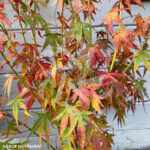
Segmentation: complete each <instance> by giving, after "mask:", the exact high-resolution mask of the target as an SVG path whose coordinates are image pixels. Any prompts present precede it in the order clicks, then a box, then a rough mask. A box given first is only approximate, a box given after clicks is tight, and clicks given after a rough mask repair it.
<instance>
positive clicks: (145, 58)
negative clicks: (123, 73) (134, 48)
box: [134, 50, 150, 73]
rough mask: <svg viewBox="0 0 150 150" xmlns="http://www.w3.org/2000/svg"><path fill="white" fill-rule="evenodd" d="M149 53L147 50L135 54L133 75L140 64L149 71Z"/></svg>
mask: <svg viewBox="0 0 150 150" xmlns="http://www.w3.org/2000/svg"><path fill="white" fill-rule="evenodd" d="M149 52H150V51H149V50H143V51H142V52H140V53H139V54H137V53H136V55H137V56H136V58H135V61H134V73H135V72H136V71H137V69H138V68H139V66H140V64H141V63H143V64H144V66H145V67H146V68H147V69H148V70H150V61H149V60H150V53H149Z"/></svg>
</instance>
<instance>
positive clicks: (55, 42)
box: [0, 0, 150, 150]
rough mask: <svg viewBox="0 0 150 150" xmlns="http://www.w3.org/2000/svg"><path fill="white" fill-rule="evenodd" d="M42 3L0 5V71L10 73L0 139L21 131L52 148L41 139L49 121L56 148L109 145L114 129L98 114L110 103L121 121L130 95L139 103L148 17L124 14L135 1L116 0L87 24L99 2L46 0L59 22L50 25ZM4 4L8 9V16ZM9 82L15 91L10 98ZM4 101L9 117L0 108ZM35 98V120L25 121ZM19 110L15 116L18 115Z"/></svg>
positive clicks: (14, 0) (149, 65)
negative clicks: (37, 107)
mask: <svg viewBox="0 0 150 150" xmlns="http://www.w3.org/2000/svg"><path fill="white" fill-rule="evenodd" d="M48 3H51V1H50V2H49V0H5V1H4V2H1V4H0V21H1V23H0V28H1V31H0V32H1V33H0V36H1V40H0V54H1V57H2V58H3V61H2V63H1V65H0V69H1V71H5V70H6V69H7V72H8V71H9V72H10V73H9V74H6V75H5V77H6V81H5V83H4V86H3V88H4V92H5V94H4V96H1V97H0V108H1V111H0V119H2V120H4V121H7V125H8V126H7V127H6V129H4V130H2V129H1V131H2V132H1V137H4V138H6V139H8V138H9V136H10V135H11V134H20V133H23V132H24V130H27V131H30V132H29V135H28V138H27V141H26V142H28V141H29V138H30V136H31V135H32V134H35V135H36V136H38V137H39V143H41V142H46V143H47V147H48V148H52V149H56V148H54V147H53V146H52V145H51V143H50V142H49V141H50V139H49V138H50V135H51V133H50V128H49V126H50V124H51V125H52V126H53V127H55V128H57V130H58V133H59V139H58V141H59V142H60V144H61V149H63V150H72V149H74V150H77V149H81V150H83V149H85V150H100V149H104V150H108V149H111V146H112V144H113V136H114V135H113V134H112V133H111V132H110V128H111V127H110V126H108V124H107V116H106V113H107V112H108V111H109V109H113V110H114V111H115V115H114V118H116V119H117V120H118V123H119V124H122V123H124V117H125V116H126V113H127V111H128V110H132V111H133V112H134V110H135V103H136V101H141V102H143V103H144V96H147V94H146V90H145V88H144V86H143V85H144V80H143V77H144V76H145V74H146V72H147V70H149V69H150V62H149V59H150V53H149V47H148V44H147V42H148V39H149V35H150V34H149V20H150V17H149V16H148V17H144V18H142V17H141V16H140V14H137V15H134V16H133V15H132V11H131V6H132V5H134V6H135V5H138V6H140V7H143V4H142V2H141V0H116V1H115V2H114V5H113V6H112V8H111V10H110V11H109V12H108V13H107V14H106V15H105V16H104V19H103V20H102V22H99V24H98V25H93V24H94V17H95V15H97V14H98V13H99V10H98V9H97V6H98V5H100V4H101V3H102V1H101V0H53V3H55V4H56V5H57V4H58V7H59V12H58V17H57V21H59V24H60V25H58V26H57V30H52V29H51V28H54V27H53V23H50V22H48V21H47V20H45V19H44V18H43V16H42V15H41V14H40V7H43V9H48V6H47V5H48ZM8 8H9V9H10V8H11V11H12V12H13V14H14V15H13V18H11V20H10V19H8V18H9V17H8V16H9V13H10V12H9V11H7V10H8ZM101 11H103V10H101ZM7 14H8V16H7ZM66 14H67V15H66ZM123 14H125V15H126V16H127V17H126V16H125V17H124V16H123ZM55 15H56V14H55ZM129 17H130V18H131V20H133V23H134V24H135V28H134V29H133V30H129V29H128V27H127V26H126V25H125V24H124V22H125V20H127V19H129ZM14 24H18V25H19V26H20V30H19V32H16V31H14V30H13V29H12V27H13V25H14ZM95 28H96V29H95ZM30 34H31V35H30ZM20 35H21V36H22V37H21V40H20V39H19V40H20V41H18V37H19V38H20ZM29 35H30V36H32V39H33V40H32V41H29V40H28V38H27V37H28V36H29ZM38 39H43V40H44V43H43V44H40V41H39V40H38ZM94 39H96V40H95V41H94ZM49 53H50V54H51V56H47V54H49ZM140 65H143V68H144V69H143V70H144V71H143V72H141V71H140ZM8 67H9V69H8ZM18 70H19V71H18ZM15 82H16V83H17V89H18V93H15V95H16V96H15V98H14V99H11V94H12V85H13V84H14V83H15ZM6 101H8V103H7V106H12V110H13V115H12V114H11V113H9V112H7V111H6V110H5V108H4V107H3V103H6ZM36 102H38V103H39V105H40V108H41V112H34V114H35V116H36V117H37V120H35V122H34V125H33V126H32V127H29V126H28V125H27V124H28V123H27V118H28V117H34V115H32V116H31V108H32V106H33V104H34V103H36ZM21 110H24V117H23V119H22V120H20V119H18V116H19V112H20V111H21ZM21 126H22V130H20V128H19V127H21ZM42 134H44V136H45V139H44V138H43V137H42ZM9 142H10V141H9V140H6V142H4V143H2V142H1V144H6V143H7V144H8V143H9ZM22 144H25V143H22Z"/></svg>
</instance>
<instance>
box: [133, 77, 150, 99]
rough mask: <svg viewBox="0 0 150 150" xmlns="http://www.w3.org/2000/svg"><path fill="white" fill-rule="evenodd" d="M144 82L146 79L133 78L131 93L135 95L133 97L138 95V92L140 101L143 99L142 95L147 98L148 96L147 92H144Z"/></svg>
mask: <svg viewBox="0 0 150 150" xmlns="http://www.w3.org/2000/svg"><path fill="white" fill-rule="evenodd" d="M145 82H146V81H145V80H142V79H136V80H134V83H135V85H134V88H133V94H134V95H135V97H138V95H137V94H139V95H140V97H141V99H142V101H143V100H144V95H145V96H146V97H147V98H148V99H149V96H148V94H147V92H146V89H145V87H144V83H145Z"/></svg>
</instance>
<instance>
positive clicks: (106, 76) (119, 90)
mask: <svg viewBox="0 0 150 150" xmlns="http://www.w3.org/2000/svg"><path fill="white" fill-rule="evenodd" d="M97 75H99V76H101V78H102V83H103V87H104V89H106V88H107V86H108V85H109V84H112V85H113V86H114V87H115V89H116V96H118V95H121V96H122V97H124V94H123V91H125V89H124V88H123V87H122V86H121V84H120V83H119V81H118V80H117V79H116V78H120V77H125V78H126V79H127V78H128V77H127V75H126V74H122V73H105V72H103V71H99V72H97Z"/></svg>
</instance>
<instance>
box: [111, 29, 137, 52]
mask: <svg viewBox="0 0 150 150" xmlns="http://www.w3.org/2000/svg"><path fill="white" fill-rule="evenodd" d="M128 35H136V33H135V32H133V31H131V30H123V29H120V30H118V31H117V32H115V33H114V39H113V43H114V45H115V47H116V49H117V50H118V47H119V43H120V41H122V42H124V43H125V44H126V45H128V46H129V47H131V48H133V49H134V48H135V46H134V44H133V43H132V41H131V40H130V39H129V38H128V37H127V36H128Z"/></svg>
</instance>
